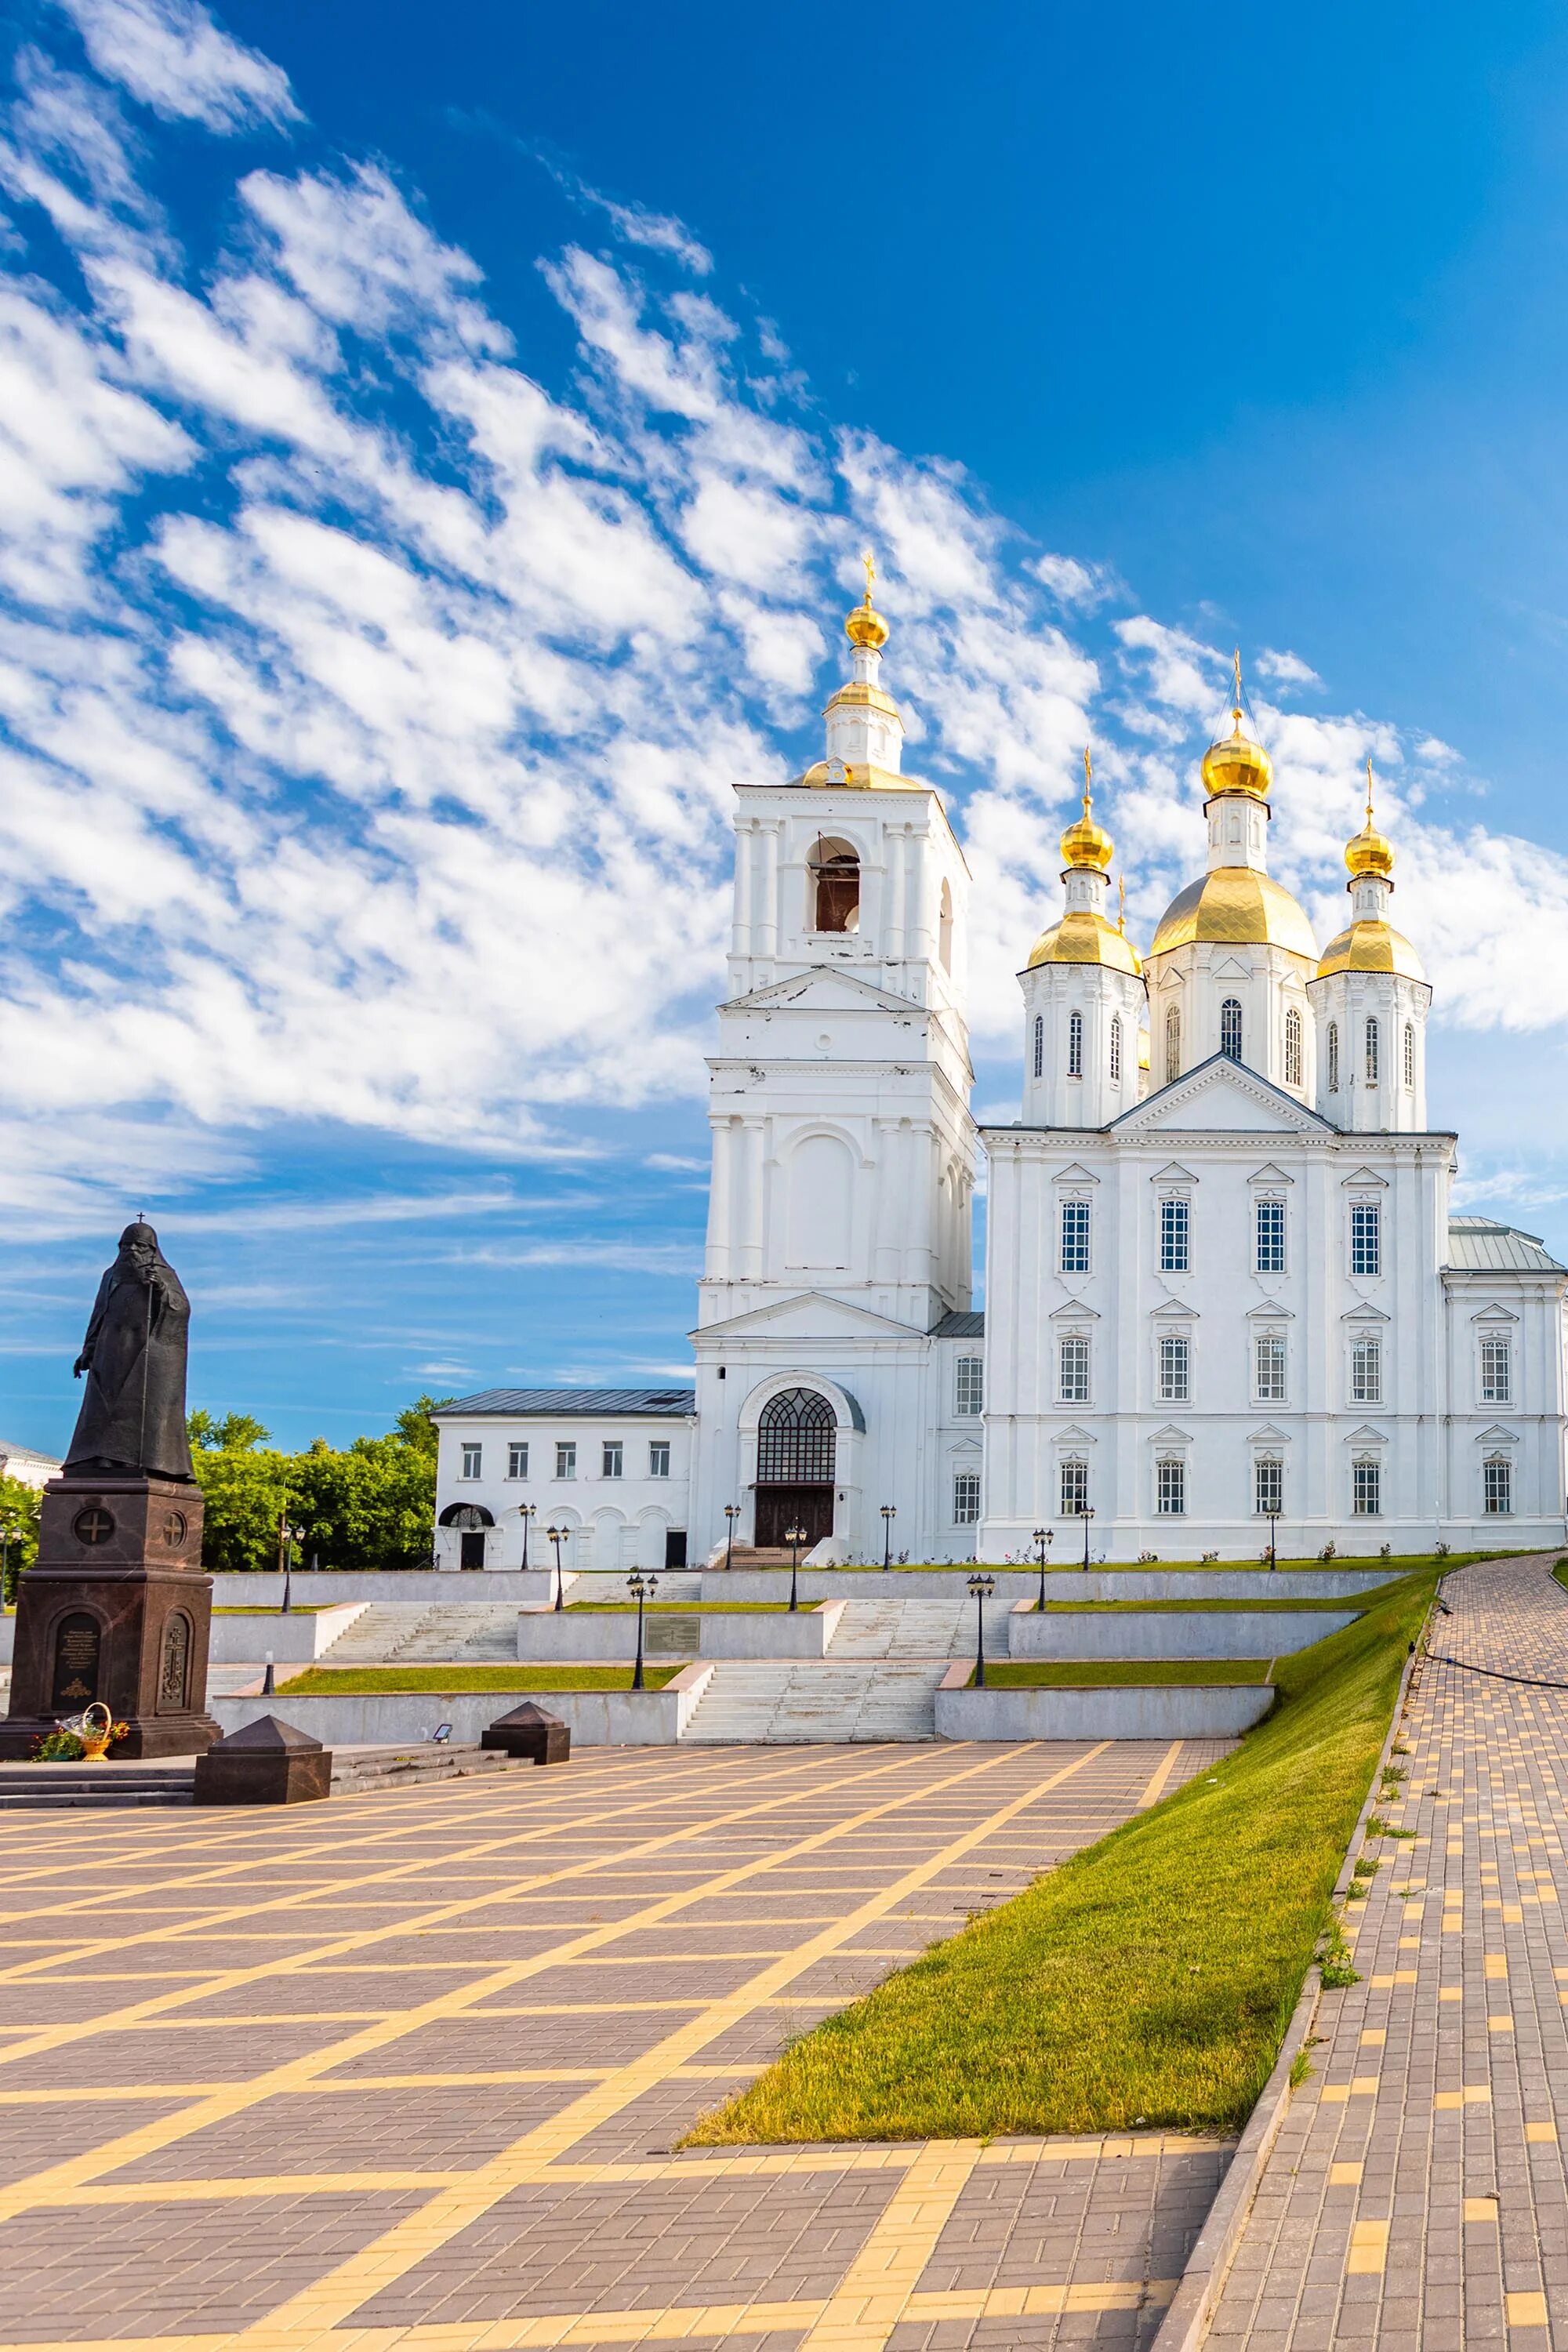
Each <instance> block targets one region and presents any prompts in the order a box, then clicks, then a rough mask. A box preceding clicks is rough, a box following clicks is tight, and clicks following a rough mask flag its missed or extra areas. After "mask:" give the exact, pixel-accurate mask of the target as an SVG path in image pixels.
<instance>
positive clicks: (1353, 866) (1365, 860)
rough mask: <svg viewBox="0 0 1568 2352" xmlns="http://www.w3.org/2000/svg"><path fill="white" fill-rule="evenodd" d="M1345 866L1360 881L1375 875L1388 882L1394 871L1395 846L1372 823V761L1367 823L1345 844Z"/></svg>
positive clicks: (1367, 792)
mask: <svg viewBox="0 0 1568 2352" xmlns="http://www.w3.org/2000/svg"><path fill="white" fill-rule="evenodd" d="M1345 864H1346V865H1347V866H1349V868H1350V870H1351V875H1352V879H1354V880H1356V881H1359V880H1360V879H1361V877H1362V876H1363V874H1375V875H1376V876H1377V877H1379V879H1380V880H1382V881H1384V882H1386V881H1387V880H1388V877H1389V876H1390V875H1391V874H1392V873H1393V871H1394V844H1393V843H1392V842H1391V841H1388V840H1385V839H1384V835H1382V834H1381V833H1379V832H1378V830H1377V828H1376V826H1375V825H1374V824H1373V821H1372V761H1370V760H1369V761H1367V763H1366V823H1365V824H1363V827H1362V829H1361V831H1360V832H1359V833H1358V834H1357V835H1355V837H1354V839H1353V840H1351V841H1347V842H1346V844H1345Z"/></svg>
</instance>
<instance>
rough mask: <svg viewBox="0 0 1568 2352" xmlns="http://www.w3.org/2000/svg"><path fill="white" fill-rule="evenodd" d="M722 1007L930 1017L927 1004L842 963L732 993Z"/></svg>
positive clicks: (725, 1010)
mask: <svg viewBox="0 0 1568 2352" xmlns="http://www.w3.org/2000/svg"><path fill="white" fill-rule="evenodd" d="M719 1010H720V1012H721V1013H788V1012H792V1011H799V1012H802V1013H805V1012H811V1013H832V1012H839V1013H906V1014H908V1015H909V1017H910V1019H911V1020H915V1021H923V1020H924V1019H925V1018H926V1017H927V1007H926V1006H925V1005H923V1004H915V1003H911V1002H910V999H909V998H908V997H907V996H894V995H892V994H891V993H890V992H889V991H888V990H887V989H885V988H878V987H876V986H875V985H874V983H873V982H870V981H868V980H861V979H860V978H859V976H858V974H857V973H855V972H853V971H845V970H844V969H843V968H842V967H841V966H840V965H838V964H813V965H812V967H811V969H810V970H809V971H797V972H795V973H792V975H791V976H790V978H789V979H788V980H773V981H770V982H768V985H767V986H766V988H754V989H752V992H750V994H749V995H746V996H732V997H731V998H730V1000H729V1002H728V1003H725V1004H721V1006H720V1007H719Z"/></svg>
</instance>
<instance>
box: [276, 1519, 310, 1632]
mask: <svg viewBox="0 0 1568 2352" xmlns="http://www.w3.org/2000/svg"><path fill="white" fill-rule="evenodd" d="M304 1540H305V1530H304V1528H290V1527H285V1528H284V1529H283V1608H282V1612H281V1613H282V1614H283V1615H284V1616H285V1617H287V1616H288V1614H289V1610H290V1608H291V1606H292V1604H293V1599H294V1547H295V1545H296V1544H297V1543H303V1542H304Z"/></svg>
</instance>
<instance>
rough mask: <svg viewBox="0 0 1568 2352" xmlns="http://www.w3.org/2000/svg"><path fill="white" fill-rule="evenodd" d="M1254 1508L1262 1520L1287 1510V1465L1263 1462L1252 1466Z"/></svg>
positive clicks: (1268, 1461) (1276, 1462)
mask: <svg viewBox="0 0 1568 2352" xmlns="http://www.w3.org/2000/svg"><path fill="white" fill-rule="evenodd" d="M1252 1507H1253V1510H1254V1511H1255V1512H1256V1513H1257V1515H1258V1517H1260V1518H1273V1517H1277V1516H1278V1515H1279V1513H1280V1512H1281V1511H1283V1509H1284V1508H1285V1465H1284V1464H1283V1462H1278V1461H1270V1460H1261V1461H1258V1462H1255V1463H1254V1464H1253V1465H1252Z"/></svg>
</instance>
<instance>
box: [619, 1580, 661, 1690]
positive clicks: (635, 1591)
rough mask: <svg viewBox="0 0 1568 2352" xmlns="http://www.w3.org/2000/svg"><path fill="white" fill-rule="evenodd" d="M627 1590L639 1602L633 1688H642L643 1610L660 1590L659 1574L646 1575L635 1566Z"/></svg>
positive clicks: (627, 1583) (627, 1582) (627, 1581)
mask: <svg viewBox="0 0 1568 2352" xmlns="http://www.w3.org/2000/svg"><path fill="white" fill-rule="evenodd" d="M626 1591H628V1592H630V1593H631V1594H632V1595H633V1596H634V1597H635V1599H636V1601H637V1664H636V1665H635V1666H634V1667H633V1668H632V1688H633V1690H641V1689H643V1688H644V1686H645V1685H644V1683H643V1678H642V1621H643V1610H644V1608H645V1607H646V1606H647V1602H648V1601H651V1600H652V1599H653V1596H654V1594H655V1593H656V1592H657V1591H658V1577H657V1576H651V1575H647V1576H645V1575H644V1573H643V1571H642V1570H641V1569H640V1568H635V1569H633V1570H632V1572H631V1574H630V1575H629V1576H628V1577H627V1579H626Z"/></svg>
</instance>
